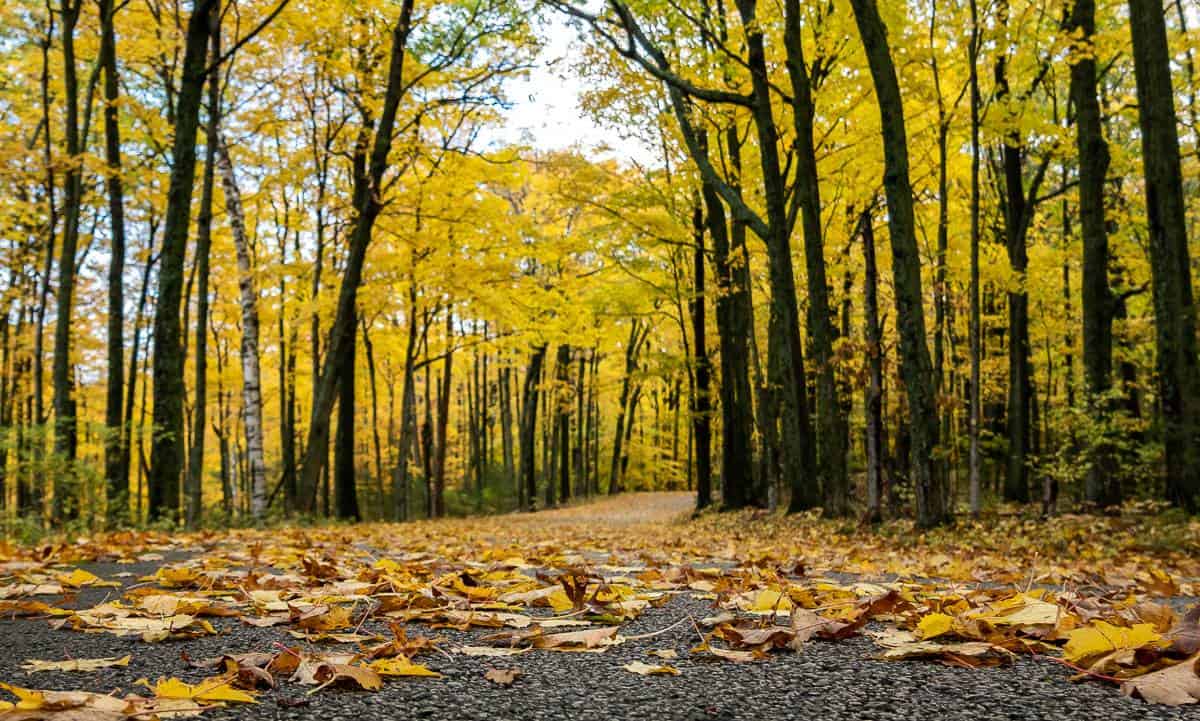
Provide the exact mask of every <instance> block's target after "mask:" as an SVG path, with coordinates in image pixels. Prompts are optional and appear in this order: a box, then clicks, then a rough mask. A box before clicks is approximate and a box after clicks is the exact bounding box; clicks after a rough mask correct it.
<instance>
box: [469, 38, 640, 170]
mask: <svg viewBox="0 0 1200 721" xmlns="http://www.w3.org/2000/svg"><path fill="white" fill-rule="evenodd" d="M542 32H543V33H545V35H544V36H545V37H546V38H547V42H546V45H545V46H544V47H543V49H542V51H541V53H540V54H539V55H538V57H537V59H536V61H535V62H536V67H535V68H533V69H532V70H531V71H529V74H528V77H526V78H522V79H510V80H509V81H508V82H507V84H506V90H507V93H508V99H509V101H510V102H511V104H512V107H511V108H510V109H508V110H506V111H504V113H503V114H504V116H505V123H504V126H503V127H500V128H496V129H495V130H494V131H493V132H492V133H490V135H491V136H492V137H491V142H492V143H493V145H494V146H497V147H498V146H502V145H513V144H516V145H528V146H531V147H533V148H535V149H537V150H547V151H549V150H565V149H575V150H579V151H582V152H583V153H585V154H586V155H588V156H592V157H611V158H616V159H618V160H628V159H630V158H637V159H639V160H644V159H645V156H646V155H647V153H646V150H645V149H644V148H642V147H641V146H640V144H639V143H637V142H635V141H633V140H630V139H628V138H622V137H621V135H620V134H619V133H618V132H617V130H616V129H615V128H611V127H605V126H603V125H600V124H598V123H596V122H595V121H593V120H592V118H590V117H588V114H587V113H585V112H584V111H583V110H582V109H581V108H580V96H581V95H582V94H583V92H584V90H585V88H586V81H585V80H584V79H583V78H581V77H579V75H578V74H577V73H576V72H575V70H574V69H573V68H572V67H571V64H572V63H571V60H572V56H573V55H574V54H575V53H576V52H577V47H576V46H577V45H578V43H579V39H578V35H577V32H576V30H575V29H574V28H572V27H570V26H569V25H568V24H567V23H566V21H565V20H564V19H563V18H562V17H560V16H552V17H549V18H547V19H546V21H545V23H544V26H543V28H542Z"/></svg>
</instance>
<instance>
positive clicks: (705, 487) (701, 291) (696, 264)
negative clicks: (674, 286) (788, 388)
mask: <svg viewBox="0 0 1200 721" xmlns="http://www.w3.org/2000/svg"><path fill="white" fill-rule="evenodd" d="M692 203H693V208H692V243H693V247H692V279H693V283H694V285H693V288H692V295H691V298H690V302H689V303H688V307H689V310H690V311H691V316H692V354H693V356H694V361H693V364H694V371H693V372H694V373H695V379H696V393H695V398H694V401H693V407H692V434H693V436H694V444H693V446H692V449H693V450H692V453H693V455H694V456H695V459H696V509H697V510H699V509H702V508H705V507H707V506H708V505H709V504H711V503H712V461H711V458H712V452H711V448H712V407H711V400H710V388H709V385H710V384H709V362H708V341H707V339H706V337H705V330H706V328H707V324H706V322H705V317H704V315H705V303H704V296H705V288H704V208H703V206H702V205H701V200H700V197H699V195H697V196H696V197H695V198H694V199H693V201H692ZM721 225H722V230H724V225H725V223H724V219H722V221H721ZM735 432H736V431H735ZM689 462H690V459H689Z"/></svg>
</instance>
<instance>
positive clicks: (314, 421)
mask: <svg viewBox="0 0 1200 721" xmlns="http://www.w3.org/2000/svg"><path fill="white" fill-rule="evenodd" d="M412 15H413V0H403V2H402V4H401V7H400V14H399V16H398V18H397V20H396V23H395V25H394V26H393V28H392V48H391V53H390V57H389V61H388V71H387V86H386V90H385V91H384V96H383V106H382V109H381V111H380V115H379V122H378V124H377V125H376V126H375V135H374V140H373V142H372V145H371V152H370V156H369V162H368V166H367V178H368V182H367V183H364V184H362V186H361V187H356V188H355V197H354V198H353V206H354V212H355V217H354V225H353V230H352V232H351V236H350V248H349V255H348V256H347V258H346V265H345V267H344V269H343V272H342V286H341V289H340V290H339V292H338V302H337V313H336V315H335V316H334V321H333V327H332V328H331V329H330V331H329V341H328V343H327V344H326V348H325V362H324V365H323V368H322V370H321V377H320V378H319V379H318V383H317V386H316V388H315V389H314V391H313V405H312V416H311V419H310V422H309V429H308V443H307V444H306V446H305V453H304V462H303V465H302V466H301V468H300V476H299V479H298V480H299V483H298V486H299V492H300V504H301V507H302V508H304V509H305V510H308V511H312V510H314V509H315V506H316V498H317V479H318V476H319V475H320V473H321V469H322V467H323V465H324V463H325V450H324V449H325V448H326V446H327V444H328V442H329V414H330V412H331V411H332V410H333V402H334V396H335V392H336V389H337V382H338V380H339V379H340V377H341V374H342V372H343V371H344V370H345V361H346V353H347V350H346V348H345V344H346V342H351V343H353V342H354V338H355V335H356V334H355V333H354V324H353V323H351V325H349V326H347V323H350V322H351V321H352V320H353V315H354V307H355V303H356V299H357V295H358V285H359V283H360V282H361V279H362V269H363V262H364V261H365V260H366V255H367V246H368V245H369V244H370V241H371V233H372V231H373V229H374V227H375V220H376V219H377V218H378V217H379V213H380V211H381V210H382V209H383V197H382V192H383V190H382V182H383V174H384V173H385V172H386V171H387V168H388V155H389V154H390V152H391V148H392V134H393V131H394V129H395V125H396V112H397V110H398V109H399V106H400V99H401V96H402V95H403V94H404V91H405V87H404V85H405V79H404V56H405V53H406V50H407V48H408V39H409V34H410V33H411V31H412ZM347 327H349V329H350V331H349V333H347V331H346V328H347Z"/></svg>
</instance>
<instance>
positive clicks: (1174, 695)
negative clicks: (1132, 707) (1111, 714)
mask: <svg viewBox="0 0 1200 721" xmlns="http://www.w3.org/2000/svg"><path fill="white" fill-rule="evenodd" d="M1121 693H1123V694H1125V695H1126V696H1133V697H1135V698H1140V699H1142V700H1144V701H1149V702H1150V703H1160V704H1164V705H1166V706H1184V705H1187V704H1194V703H1200V653H1198V654H1196V655H1195V656H1192V657H1191V658H1189V659H1188V660H1186V661H1184V662H1183V663H1180V664H1176V665H1174V666H1170V667H1168V668H1164V669H1162V670H1159V671H1154V672H1153V673H1148V674H1146V675H1145V676H1139V677H1137V678H1134V679H1130V680H1128V681H1126V682H1125V683H1123V684H1121Z"/></svg>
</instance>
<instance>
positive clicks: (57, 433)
mask: <svg viewBox="0 0 1200 721" xmlns="http://www.w3.org/2000/svg"><path fill="white" fill-rule="evenodd" d="M82 5H83V2H82V0H63V3H62V8H61V13H60V14H61V15H62V30H61V39H62V55H63V89H64V94H65V95H66V107H65V108H64V115H65V126H66V128H65V133H64V138H63V139H64V141H65V143H66V153H67V169H66V172H65V173H64V174H63V184H64V186H65V190H64V193H63V242H62V250H61V253H60V255H59V259H58V290H57V292H56V296H55V299H56V301H57V302H56V306H55V319H54V366H53V369H52V372H51V380H52V382H53V384H54V453H55V455H57V456H58V457H59V459H60V460H61V462H62V463H63V464H64V465H63V467H62V468H59V469H57V470H56V472H55V473H54V519H55V520H56V521H62V520H68V519H72V518H76V517H77V516H78V515H79V507H78V505H77V502H78V499H76V498H75V495H76V492H77V489H76V488H75V487H74V478H75V473H74V464H75V456H76V450H77V446H78V425H77V419H76V418H75V384H74V371H73V368H72V363H71V320H72V311H73V305H74V299H75V263H76V258H75V255H76V251H77V247H78V245H79V215H80V212H81V211H82V206H83V158H82V157H81V156H82V153H83V151H84V148H83V143H82V140H81V138H80V132H79V81H78V78H77V76H76V67H75V26H76V24H77V23H78V21H79V14H80V10H81V6H82Z"/></svg>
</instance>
